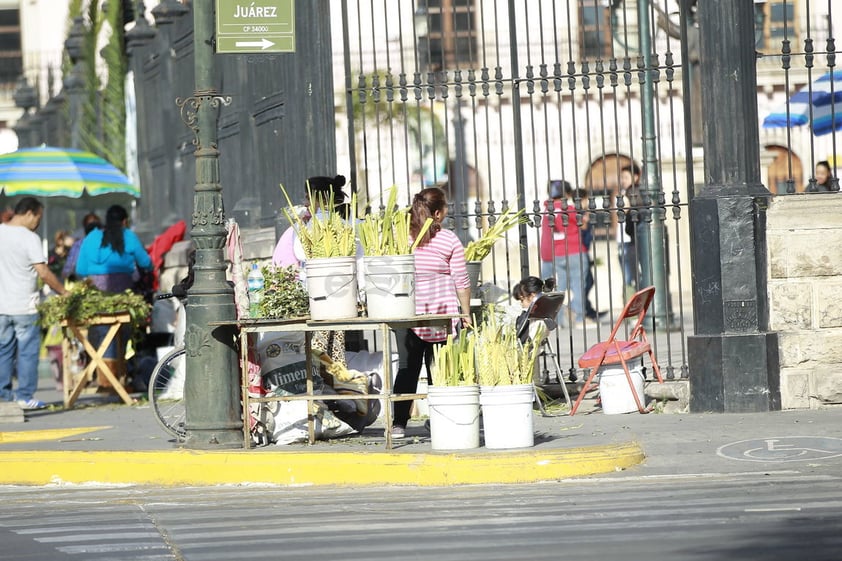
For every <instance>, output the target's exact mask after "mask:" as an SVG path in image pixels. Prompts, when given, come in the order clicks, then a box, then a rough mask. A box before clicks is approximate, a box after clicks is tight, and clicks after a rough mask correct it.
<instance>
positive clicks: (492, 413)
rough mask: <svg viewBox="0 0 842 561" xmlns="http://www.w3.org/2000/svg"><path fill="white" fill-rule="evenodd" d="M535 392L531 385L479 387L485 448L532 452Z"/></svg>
mask: <svg viewBox="0 0 842 561" xmlns="http://www.w3.org/2000/svg"><path fill="white" fill-rule="evenodd" d="M533 392H534V387H533V386H532V384H517V385H513V386H481V387H480V391H479V402H480V405H481V406H482V427H483V428H482V430H483V435H484V436H485V447H486V448H529V447H530V446H532V445H534V444H535V434H534V430H533V421H532V403H533V400H534V398H533V395H534V393H533Z"/></svg>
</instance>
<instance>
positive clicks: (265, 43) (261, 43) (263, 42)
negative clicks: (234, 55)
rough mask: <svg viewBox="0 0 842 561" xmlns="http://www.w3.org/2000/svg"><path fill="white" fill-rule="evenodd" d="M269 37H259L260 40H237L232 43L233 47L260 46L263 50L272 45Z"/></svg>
mask: <svg viewBox="0 0 842 561" xmlns="http://www.w3.org/2000/svg"><path fill="white" fill-rule="evenodd" d="M274 44H275V43H273V42H272V41H270V40H269V39H261V40H260V41H237V42H235V43H234V46H235V47H260V50H263V51H265V50H266V49H268V48H269V47H271V46H272V45H274Z"/></svg>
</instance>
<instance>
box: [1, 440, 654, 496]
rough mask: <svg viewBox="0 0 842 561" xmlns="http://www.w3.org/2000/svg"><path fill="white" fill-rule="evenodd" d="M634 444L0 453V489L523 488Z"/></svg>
mask: <svg viewBox="0 0 842 561" xmlns="http://www.w3.org/2000/svg"><path fill="white" fill-rule="evenodd" d="M643 459H644V455H643V450H642V449H641V447H640V446H639V445H638V444H637V443H628V444H617V445H608V446H590V447H584V448H571V449H561V450H558V449H556V450H540V449H531V450H530V451H528V452H524V451H512V452H493V453H481V454H477V453H451V454H437V453H425V454H392V453H388V452H374V453H369V452H367V453H358V452H357V453H354V452H341V453H334V452H254V451H252V452H248V451H236V452H222V451H219V452H217V451H213V452H201V451H172V452H69V451H61V452H0V484H12V485H14V484H20V485H44V484H47V483H62V482H63V483H89V482H98V483H118V484H137V485H145V484H153V485H224V484H240V483H265V484H274V485H339V486H360V485H417V486H447V485H463V484H480V483H486V484H494V483H531V482H537V481H551V480H556V479H565V478H570V477H581V476H585V475H593V474H596V473H607V472H612V471H616V470H620V469H625V468H629V467H632V466H635V465H637V464H639V463H641V462H642V461H643Z"/></svg>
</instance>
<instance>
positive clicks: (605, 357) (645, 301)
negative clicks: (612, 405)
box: [570, 286, 664, 416]
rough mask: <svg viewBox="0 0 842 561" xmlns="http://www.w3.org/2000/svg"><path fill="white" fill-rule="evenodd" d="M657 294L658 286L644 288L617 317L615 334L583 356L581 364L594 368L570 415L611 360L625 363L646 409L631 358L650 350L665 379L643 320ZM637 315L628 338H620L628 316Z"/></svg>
mask: <svg viewBox="0 0 842 561" xmlns="http://www.w3.org/2000/svg"><path fill="white" fill-rule="evenodd" d="M654 295H655V287H654V286H650V287H647V288H644V289H643V290H640V291H638V292H636V293H635V294H634V296H632V297H631V299H630V300H629V301H628V302H627V303H626V307H625V308H623V313H621V314H620V317H618V318H617V323H615V324H614V329H612V330H611V335H609V336H608V339H606V340H605V341H601V342H599V343H597V344H595V345H594V346H592V347H591V348H590V349H588V350H587V352H586V353H585V354H583V355H582V357H581V358H580V359H579V368H590V369H591V373H590V374H589V375H588V379H587V380H585V385H584V386H583V387H582V390H581V391H580V392H579V397H578V398H576V403H575V404H573V409H571V410H570V415H571V416H572V415H575V414H576V410H577V409H578V408H579V404H580V403H582V399H584V397H585V393H587V391H588V388H590V386H591V382H592V381H593V379H594V376H596V374H597V372H599V369H600V368H601V367H602V366H605V365H609V364H622V365H623V370H624V371H625V373H626V379H627V380H628V382H629V387H630V388H631V392H632V395H633V396H634V402H635V404H637V410H638V411H640V412H641V413H646V412H647V411H646V409H645V408H644V406H643V403H641V402H640V398H639V397H638V395H637V391H636V390H635V385H634V382H633V381H632V377H631V372H629V365H628V361H630V360H634V359H636V358H640V357H642V356H643V355H644V354H646V353H648V354H649V360H651V361H652V369H653V370H654V371H655V376H656V377H657V378H658V382H660V383H662V384H663V383H664V380H663V378H661V369H660V367H659V366H658V361H656V360H655V353H653V352H652V345H650V344H649V339H648V338H647V337H646V330H645V329H644V328H643V320H644V319H645V318H646V311H647V310H648V309H649V304H651V303H652V297H653V296H654ZM635 316H637V321H636V322H635V324H634V328H633V329H632V330H631V333H629V338H628V340H625V341H623V340H620V339H617V333H618V332H619V331H620V329H621V328H622V327H623V325H624V323H625V321H626V320H627V319H634V317H635Z"/></svg>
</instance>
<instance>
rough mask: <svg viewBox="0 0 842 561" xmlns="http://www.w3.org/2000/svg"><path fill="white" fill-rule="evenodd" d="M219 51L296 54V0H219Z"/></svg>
mask: <svg viewBox="0 0 842 561" xmlns="http://www.w3.org/2000/svg"><path fill="white" fill-rule="evenodd" d="M216 52H217V53H294V52H295V0H216Z"/></svg>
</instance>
